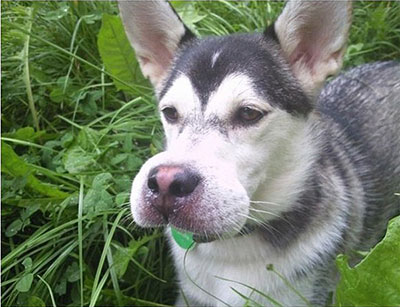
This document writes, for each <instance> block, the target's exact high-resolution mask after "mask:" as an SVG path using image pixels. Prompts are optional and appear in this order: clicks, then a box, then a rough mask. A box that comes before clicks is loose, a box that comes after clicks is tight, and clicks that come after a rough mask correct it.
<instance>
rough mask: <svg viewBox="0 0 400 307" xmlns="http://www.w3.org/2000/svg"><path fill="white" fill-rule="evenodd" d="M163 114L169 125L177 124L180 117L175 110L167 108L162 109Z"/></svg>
mask: <svg viewBox="0 0 400 307" xmlns="http://www.w3.org/2000/svg"><path fill="white" fill-rule="evenodd" d="M161 112H162V113H163V114H164V116H165V119H166V120H167V121H168V122H169V123H175V122H177V120H178V117H179V116H178V111H177V110H176V109H175V108H173V107H166V108H164V109H162V110H161Z"/></svg>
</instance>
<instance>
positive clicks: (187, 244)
mask: <svg viewBox="0 0 400 307" xmlns="http://www.w3.org/2000/svg"><path fill="white" fill-rule="evenodd" d="M171 234H172V237H173V238H174V240H175V242H176V244H178V245H179V246H180V247H181V248H183V249H186V250H188V249H192V248H194V247H195V245H196V242H194V240H193V233H191V232H181V231H179V230H177V229H175V228H174V227H171Z"/></svg>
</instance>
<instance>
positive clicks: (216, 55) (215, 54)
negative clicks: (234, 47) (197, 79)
mask: <svg viewBox="0 0 400 307" xmlns="http://www.w3.org/2000/svg"><path fill="white" fill-rule="evenodd" d="M220 54H221V51H217V52H215V53H214V54H213V56H212V58H211V67H214V65H215V62H216V61H217V59H218V57H219V55H220Z"/></svg>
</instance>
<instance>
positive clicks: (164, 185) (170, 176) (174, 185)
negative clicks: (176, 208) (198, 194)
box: [147, 166, 200, 197]
mask: <svg viewBox="0 0 400 307" xmlns="http://www.w3.org/2000/svg"><path fill="white" fill-rule="evenodd" d="M199 182H200V176H199V175H198V174H197V173H196V172H194V171H192V170H190V169H187V168H185V167H182V166H159V167H156V168H154V169H152V170H151V171H150V173H149V176H148V179H147V187H148V188H149V189H150V191H151V192H153V193H154V194H159V195H160V196H161V197H164V196H167V197H185V196H188V195H190V194H191V193H192V192H193V191H194V190H195V189H196V187H197V186H198V184H199Z"/></svg>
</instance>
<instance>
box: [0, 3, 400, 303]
mask: <svg viewBox="0 0 400 307" xmlns="http://www.w3.org/2000/svg"><path fill="white" fill-rule="evenodd" d="M174 5H175V7H176V8H177V10H178V11H179V12H180V13H181V15H182V18H183V20H184V21H185V22H186V24H187V25H188V26H189V27H190V28H191V29H192V30H193V31H194V32H195V33H197V34H198V35H223V34H228V33H232V32H249V31H254V30H257V31H262V29H263V28H264V27H265V26H266V25H267V24H269V23H271V22H272V20H274V19H275V18H276V16H277V14H278V13H279V11H280V10H281V8H282V3H275V2H272V3H271V2H255V1H254V2H243V1H241V2H230V1H219V2H203V1H201V2H187V3H186V2H175V3H174ZM354 6H355V8H354V20H353V26H352V31H351V35H350V41H349V48H348V51H347V53H346V57H345V67H350V66H354V65H358V64H361V63H365V62H371V61H376V60H390V59H399V58H400V47H399V46H400V3H398V2H363V1H359V2H355V3H354ZM1 7H2V19H1V22H2V37H1V43H2V50H1V51H2V114H1V120H2V181H1V184H2V272H1V279H2V289H1V290H2V298H1V302H2V304H3V306H15V305H21V306H26V305H30V306H45V305H46V306H47V305H50V306H52V305H57V306H63V305H70V306H94V305H97V306H106V305H107V306H128V305H131V306H136V305H153V306H160V305H163V304H173V302H174V299H175V295H176V293H177V289H176V285H175V282H174V280H175V279H174V278H175V277H174V272H173V267H172V263H171V259H170V257H169V254H168V249H167V246H166V242H165V241H164V239H163V238H162V233H161V231H160V230H155V231H151V230H143V229H138V228H137V227H135V226H134V225H133V223H132V220H131V217H130V216H129V210H128V198H129V189H130V183H131V180H132V178H133V177H134V175H135V173H136V172H137V171H138V169H139V168H140V166H141V164H142V163H143V161H145V160H146V159H147V158H148V157H149V156H151V155H153V154H155V153H156V152H158V151H160V150H161V149H162V132H161V127H160V124H159V121H158V117H157V115H156V112H155V104H154V99H153V98H152V90H151V88H150V86H149V83H148V82H147V81H146V80H144V79H143V77H142V76H141V75H140V72H139V71H138V67H137V64H136V61H135V59H134V58H132V57H130V53H129V52H127V53H126V57H125V58H124V59H123V60H124V61H128V62H129V63H131V65H130V66H129V75H126V74H124V73H123V72H117V71H116V70H114V68H115V67H114V66H113V65H112V63H116V60H120V58H118V59H113V60H112V61H111V64H110V61H108V60H107V57H108V55H107V52H110V50H111V49H110V48H113V46H111V43H108V44H106V46H103V45H102V43H101V39H102V38H101V35H99V32H100V30H101V26H102V22H103V24H106V23H109V24H110V26H115V27H117V26H118V22H117V21H116V19H115V18H114V17H113V16H115V15H117V14H118V10H117V7H116V4H115V3H114V2H79V1H71V2H50V1H49V2H11V1H9V2H2V3H1ZM102 33H103V34H104V35H106V33H105V32H103V31H102ZM103 34H102V35H103ZM107 42H108V41H107ZM104 48H109V49H107V50H106V51H107V52H106V51H104ZM99 50H100V51H99ZM111 51H112V50H111ZM122 63H125V62H122ZM127 70H128V69H127ZM121 89H122V90H121Z"/></svg>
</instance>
